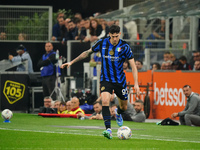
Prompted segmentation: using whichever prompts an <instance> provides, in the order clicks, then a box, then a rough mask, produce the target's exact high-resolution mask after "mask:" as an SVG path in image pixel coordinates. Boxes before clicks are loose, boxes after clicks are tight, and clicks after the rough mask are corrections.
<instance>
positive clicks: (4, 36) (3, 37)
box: [0, 32, 7, 40]
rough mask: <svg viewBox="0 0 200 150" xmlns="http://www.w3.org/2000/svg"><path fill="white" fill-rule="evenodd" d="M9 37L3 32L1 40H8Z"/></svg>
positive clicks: (0, 35) (0, 36)
mask: <svg viewBox="0 0 200 150" xmlns="http://www.w3.org/2000/svg"><path fill="white" fill-rule="evenodd" d="M6 38H7V36H6V33H5V32H1V34H0V40H6Z"/></svg>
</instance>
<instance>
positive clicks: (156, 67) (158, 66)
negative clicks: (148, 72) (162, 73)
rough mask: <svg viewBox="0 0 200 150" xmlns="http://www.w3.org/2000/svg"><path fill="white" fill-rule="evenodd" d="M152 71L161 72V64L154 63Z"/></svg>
mask: <svg viewBox="0 0 200 150" xmlns="http://www.w3.org/2000/svg"><path fill="white" fill-rule="evenodd" d="M152 70H153V71H154V70H160V64H159V63H153V65H152Z"/></svg>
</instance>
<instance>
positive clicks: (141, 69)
mask: <svg viewBox="0 0 200 150" xmlns="http://www.w3.org/2000/svg"><path fill="white" fill-rule="evenodd" d="M135 65H136V67H137V70H138V71H144V70H145V69H144V68H143V62H142V61H141V60H136V61H135Z"/></svg>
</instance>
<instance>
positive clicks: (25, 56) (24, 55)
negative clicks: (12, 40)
mask: <svg viewBox="0 0 200 150" xmlns="http://www.w3.org/2000/svg"><path fill="white" fill-rule="evenodd" d="M16 51H17V54H18V55H17V56H13V55H9V56H8V59H9V60H10V61H12V62H13V63H18V62H19V63H21V64H20V65H18V66H17V70H16V71H28V73H33V63H32V59H31V57H30V55H29V53H28V52H27V50H26V48H25V47H24V45H22V44H21V45H19V46H18V47H17V49H16ZM26 60H28V62H27V63H28V70H26V67H25V64H23V62H24V61H26Z"/></svg>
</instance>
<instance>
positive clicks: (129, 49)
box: [125, 44, 133, 59]
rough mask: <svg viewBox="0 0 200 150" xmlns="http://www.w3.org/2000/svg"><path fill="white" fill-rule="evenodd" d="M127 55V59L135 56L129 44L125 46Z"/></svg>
mask: <svg viewBox="0 0 200 150" xmlns="http://www.w3.org/2000/svg"><path fill="white" fill-rule="evenodd" d="M125 56H126V58H127V59H132V58H133V52H132V50H131V48H130V46H129V45H128V44H127V45H126V46H125Z"/></svg>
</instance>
